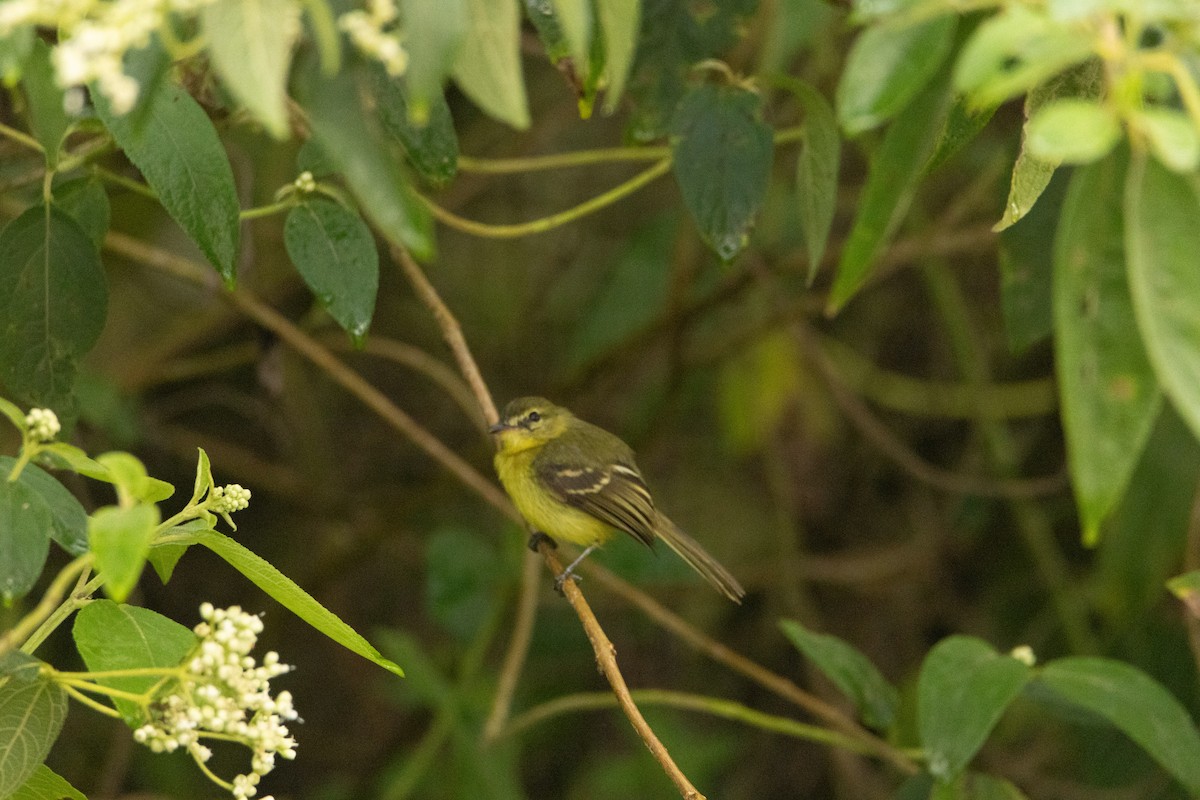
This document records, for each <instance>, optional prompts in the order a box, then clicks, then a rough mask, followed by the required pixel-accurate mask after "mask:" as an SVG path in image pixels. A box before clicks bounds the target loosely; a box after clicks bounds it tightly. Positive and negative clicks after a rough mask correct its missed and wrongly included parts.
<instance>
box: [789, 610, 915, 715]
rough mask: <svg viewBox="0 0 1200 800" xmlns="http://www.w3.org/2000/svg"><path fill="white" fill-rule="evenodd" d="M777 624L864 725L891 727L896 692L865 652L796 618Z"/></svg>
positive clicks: (896, 699)
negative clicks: (842, 695) (831, 682)
mask: <svg viewBox="0 0 1200 800" xmlns="http://www.w3.org/2000/svg"><path fill="white" fill-rule="evenodd" d="M779 627H781V628H782V629H783V632H784V634H785V635H786V636H787V637H788V639H790V640H791V642H792V644H793V645H795V646H796V649H797V650H799V651H800V652H801V653H803V654H804V655H805V656H807V657H808V658H810V659H812V661H813V662H814V663H815V664H816V665H817V666H818V667H820V669H821V671H822V672H824V673H825V675H826V676H827V677H828V678H829V679H830V680H832V681H833V682H834V683H835V684H837V687H838V688H839V689H841V690H842V694H844V695H846V697H848V698H850V701H851V702H853V703H854V706H855V708H857V709H858V710H859V713H860V714H861V715H862V718H863V721H864V722H865V723H866V724H867V725H869V726H871V727H872V728H874V729H875V730H878V731H888V730H890V729H891V727H892V724H893V723H894V722H895V721H896V706H897V704H898V703H899V694H898V693H897V692H896V687H894V686H892V685H891V684H890V683H888V682H887V680H886V679H885V678H884V677H883V675H881V674H880V673H879V670H878V669H876V668H875V665H874V664H872V663H871V661H870V660H869V659H868V658H867V657H866V656H864V655H863V654H862V653H861V652H859V651H858V650H856V649H855V648H854V647H852V646H851V645H849V644H847V643H846V642H844V641H842V640H841V639H839V638H837V637H836V636H830V635H828V634H823V633H816V632H814V631H810V630H807V629H806V628H804V626H802V625H801V624H800V623H799V622H795V621H793V620H789V619H785V620H781V621H780V623H779Z"/></svg>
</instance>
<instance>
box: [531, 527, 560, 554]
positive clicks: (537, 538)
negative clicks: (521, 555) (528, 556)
mask: <svg viewBox="0 0 1200 800" xmlns="http://www.w3.org/2000/svg"><path fill="white" fill-rule="evenodd" d="M542 542H545V543H546V545H547V546H548V547H549V548H550V549H551V550H556V549H558V542H556V541H554V540H553V539H551V538H550V537H549V536H547V535H546V534H544V533H542V532H541V531H534V532H533V533H532V534H531V535H530V536H529V543H528V545H527V546H528V547H529V549H530V550H532V551H533V552H535V553H536V552H537V551H538V547H539V546H540V545H541V543H542Z"/></svg>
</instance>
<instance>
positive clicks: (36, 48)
mask: <svg viewBox="0 0 1200 800" xmlns="http://www.w3.org/2000/svg"><path fill="white" fill-rule="evenodd" d="M21 83H22V85H23V87H24V89H25V102H26V103H27V104H28V107H29V108H28V113H29V129H30V130H31V131H32V132H33V136H34V138H35V139H37V140H38V143H39V144H41V145H42V148H43V149H44V150H45V151H46V166H47V167H49V168H51V169H53V168H54V167H56V166H57V165H58V151H59V148H60V146H61V145H62V140H63V136H64V135H66V132H67V128H69V127H70V125H71V120H70V118H68V117H67V112H66V111H65V110H64V109H63V90H62V89H61V88H60V87H59V85H58V80H57V79H56V78H55V75H54V65H53V64H52V63H51V62H50V45H48V44H46V42H44V41H43V40H42V39H37V40H35V41H34V43H33V52H32V53H30V55H29V60H28V61H27V62H25V71H24V74H23V75H22V77H21Z"/></svg>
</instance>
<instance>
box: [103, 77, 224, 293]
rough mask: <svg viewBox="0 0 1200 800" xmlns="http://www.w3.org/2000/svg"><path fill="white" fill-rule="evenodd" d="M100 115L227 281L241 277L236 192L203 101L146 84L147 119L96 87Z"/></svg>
mask: <svg viewBox="0 0 1200 800" xmlns="http://www.w3.org/2000/svg"><path fill="white" fill-rule="evenodd" d="M92 101H93V102H94V103H95V106H96V113H97V115H99V117H100V119H101V120H102V121H103V122H104V126H105V127H106V128H108V130H109V132H110V133H112V135H113V138H114V139H116V142H117V144H118V145H119V146H120V148H121V149H122V150H124V151H125V155H126V156H128V157H129V160H130V161H132V162H133V164H134V166H136V167H137V168H138V169H139V170H141V172H142V175H143V176H144V177H145V178H146V182H147V183H149V184H150V186H151V187H152V188H153V189H154V191H155V193H157V195H158V200H159V202H161V203H162V205H163V208H165V209H166V210H167V213H168V214H170V215H171V217H172V218H173V219H174V220H175V221H176V222H178V223H179V225H180V226H181V227H182V228H183V229H184V231H186V232H187V234H188V236H190V237H191V238H192V241H194V242H195V243H196V244H197V245H198V246H199V247H200V250H201V252H203V253H204V255H205V257H206V258H207V259H208V260H209V262H211V263H212V265H213V266H214V267H216V268H217V271H218V272H219V273H220V274H221V277H222V278H224V279H225V283H226V284H227V285H232V284H233V282H234V280H235V279H236V277H237V264H236V260H237V252H238V238H239V236H240V228H239V224H240V223H239V220H238V213H239V208H238V197H237V189H236V188H235V186H234V182H233V169H232V168H231V167H230V166H229V158H228V156H226V155H225V148H224V147H223V146H222V145H221V139H220V137H219V136H218V135H217V131H216V129H215V128H214V127H213V124H212V122H211V121H210V120H209V118H208V115H207V114H205V113H204V109H203V108H201V107H200V104H199V103H197V102H196V101H195V100H193V99H192V97H191V95H189V94H188V93H187V92H185V91H184V90H183V89H182V88H180V87H179V86H178V85H176V84H175V83H173V82H172V81H169V80H163V81H161V82H160V83H159V84H158V85H157V86H153V87H152V88H150V89H148V90H147V92H146V96H145V100H144V103H145V111H144V112H134V113H135V114H140V116H141V119H139V120H135V119H134V115H131V114H126V115H124V116H118V115H116V114H114V113H113V111H112V107H111V106H110V105H109V102H108V100H107V99H105V98H104V96H103V94H102V93H100V92H97V91H93V92H92Z"/></svg>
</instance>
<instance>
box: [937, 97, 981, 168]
mask: <svg viewBox="0 0 1200 800" xmlns="http://www.w3.org/2000/svg"><path fill="white" fill-rule="evenodd" d="M995 114H996V107H995V106H984V107H983V108H975V107H973V106H972V105H971V104H970V103H968V102H967V101H966V98H963V97H961V96H960V97H956V98H954V102H953V103H952V104H951V105H950V110H949V111H948V112H947V113H946V122H945V124H944V125H942V130H941V132H940V133H939V134H938V139H937V145H936V146H935V147H934V149H933V154H932V155H930V156H929V161H928V163H926V164H925V172H927V173H928V172H933V171H934V170H935V169H937V168H938V167H940V166H941V165H942V164H944V163H946V162H947V161H949V160H950V158H951V157H953V156H954V155H955V154H956V153H958V152H959V151H960V150H962V148H964V147H966V146H967V144H969V143H970V142H971V141H973V140H974V139H975V137H977V136H978V135H979V132H980V131H982V130H983V129H984V128H985V127H987V124H988V123H989V122H990V121H991V119H992V117H993V116H995Z"/></svg>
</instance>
